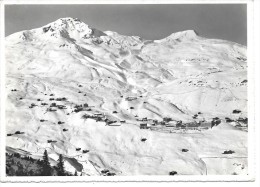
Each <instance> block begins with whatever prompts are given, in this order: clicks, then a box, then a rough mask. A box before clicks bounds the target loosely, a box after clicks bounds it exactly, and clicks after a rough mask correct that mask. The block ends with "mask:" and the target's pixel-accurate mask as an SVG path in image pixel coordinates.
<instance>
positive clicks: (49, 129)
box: [1, 1, 256, 181]
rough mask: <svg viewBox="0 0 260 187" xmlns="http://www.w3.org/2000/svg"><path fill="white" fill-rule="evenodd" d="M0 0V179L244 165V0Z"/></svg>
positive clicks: (216, 171) (235, 175)
mask: <svg viewBox="0 0 260 187" xmlns="http://www.w3.org/2000/svg"><path fill="white" fill-rule="evenodd" d="M2 8H3V9H4V13H3V15H4V18H3V19H2V20H3V21H4V23H3V24H2V25H3V27H1V29H2V31H3V33H4V39H3V40H4V41H3V42H4V44H3V45H2V46H3V47H4V49H3V50H1V53H2V56H3V58H2V59H3V61H1V88H2V89H1V113H2V115H1V148H2V149H1V163H5V164H4V165H3V164H1V170H4V174H5V176H4V179H5V180H6V181H8V180H10V181H12V180H16V179H18V180H20V179H25V180H26V178H28V181H34V179H37V180H38V179H44V178H45V177H46V178H48V177H52V180H55V178H59V177H61V176H62V177H66V178H65V179H64V180H65V181H66V180H72V179H73V180H83V179H86V178H90V180H91V178H92V177H95V180H99V178H100V179H101V180H114V179H115V178H116V179H118V178H120V177H133V178H135V177H136V178H138V179H142V176H143V177H149V176H153V177H155V178H156V177H166V178H167V180H174V179H176V178H177V179H178V177H186V178H185V179H187V178H188V176H191V177H194V176H198V177H204V178H203V179H207V177H210V176H217V177H219V178H218V180H219V179H221V177H222V176H223V177H224V176H228V177H231V179H235V180H240V179H244V178H245V179H246V178H247V177H249V176H251V174H252V173H250V167H251V166H250V164H249V163H250V161H251V160H250V157H249V145H251V143H250V136H251V135H252V136H254V135H255V133H254V131H251V135H249V133H250V132H249V131H250V128H251V130H252V129H254V127H255V125H256V124H255V121H254V119H255V117H254V112H250V110H251V111H254V109H253V108H254V105H251V106H252V107H250V104H249V103H250V102H251V101H252V99H253V101H254V98H252V97H250V96H251V95H252V94H250V90H249V86H248V85H249V84H250V81H251V83H252V84H253V82H254V79H253V80H251V79H250V77H252V76H253V74H252V76H249V66H252V64H253V63H254V62H253V61H252V62H251V61H250V60H249V59H251V60H252V59H253V58H249V55H248V54H249V53H248V45H249V43H248V38H249V37H248V35H249V28H248V24H249V23H248V20H249V19H248V13H249V12H248V10H250V9H248V2H247V1H243V3H230V4H221V3H214V4H213V3H208V4H207V3H203V4H202V3H200V4H196V3H189V4H180V3H177V4H173V3H164V4H158V3H157V4H156V3H150V4H149V3H148V4H138V3H136V4H132V3H131V4H93V3H91V4H73V3H72V4H51V3H50V4H46V3H45V4H37V3H35V4H22V3H17V4H15V3H13V4H12V3H11V4H8V3H6V4H4V5H3V4H2ZM1 42H2V41H1ZM255 63H256V62H255ZM3 68H4V69H3ZM2 73H4V75H2ZM253 91H254V90H253ZM251 92H252V91H251ZM251 140H252V139H251ZM252 145H254V142H252ZM2 150H3V151H4V152H3V151H2ZM252 158H253V157H252ZM252 161H253V160H252ZM2 173H3V172H2ZM32 177H33V178H32ZM75 177H77V178H76V179H75Z"/></svg>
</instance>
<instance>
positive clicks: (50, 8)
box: [5, 4, 247, 45]
mask: <svg viewBox="0 0 260 187" xmlns="http://www.w3.org/2000/svg"><path fill="white" fill-rule="evenodd" d="M62 17H74V18H79V19H80V20H81V21H83V22H85V23H86V24H88V25H90V26H91V27H94V28H97V29H99V30H102V31H106V30H111V31H116V32H118V33H120V34H124V35H138V36H141V37H142V38H145V39H161V38H164V37H166V36H168V35H170V34H171V33H173V32H178V31H183V30H195V31H196V32H197V33H198V34H199V35H201V36H203V37H207V38H216V39H224V40H230V41H234V42H237V43H240V44H243V45H246V43H247V12H246V4H240V5H235V4H222V5H221V4H211V5H206V4H205V5H204V4H203V5H198V4H197V5H194V4H186V5H183V4H180V5H173V4H172V5H169V4H167V5H162V4H161V5H158V4H157V5H156V4H155V5H6V7H5V21H6V23H5V32H6V33H5V35H6V36H8V35H10V34H12V33H15V32H18V31H21V30H28V29H33V28H37V27H41V26H43V25H46V24H48V23H50V22H53V21H55V20H57V19H59V18H62Z"/></svg>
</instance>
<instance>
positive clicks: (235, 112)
mask: <svg viewBox="0 0 260 187" xmlns="http://www.w3.org/2000/svg"><path fill="white" fill-rule="evenodd" d="M239 113H241V110H233V114H239Z"/></svg>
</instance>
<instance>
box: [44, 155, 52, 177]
mask: <svg viewBox="0 0 260 187" xmlns="http://www.w3.org/2000/svg"><path fill="white" fill-rule="evenodd" d="M42 175H43V176H51V165H50V162H49V156H48V153H47V151H46V150H45V151H44V153H43V164H42Z"/></svg>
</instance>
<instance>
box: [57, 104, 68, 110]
mask: <svg viewBox="0 0 260 187" xmlns="http://www.w3.org/2000/svg"><path fill="white" fill-rule="evenodd" d="M57 107H58V109H67V107H66V106H64V105H57Z"/></svg>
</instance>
